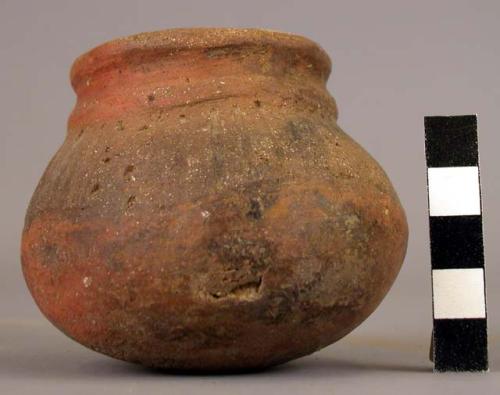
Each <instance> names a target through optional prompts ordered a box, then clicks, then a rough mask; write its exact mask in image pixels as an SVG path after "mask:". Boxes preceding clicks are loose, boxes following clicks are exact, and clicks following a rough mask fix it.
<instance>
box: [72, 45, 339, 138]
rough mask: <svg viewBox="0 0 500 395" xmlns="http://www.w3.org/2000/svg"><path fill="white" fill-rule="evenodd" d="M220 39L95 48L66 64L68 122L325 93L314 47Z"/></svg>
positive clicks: (324, 70)
mask: <svg viewBox="0 0 500 395" xmlns="http://www.w3.org/2000/svg"><path fill="white" fill-rule="evenodd" d="M304 40H305V39H304ZM307 43H309V42H308V41H307ZM223 44H226V45H217V46H213V45H212V46H210V45H208V46H203V45H197V46H194V47H186V45H181V44H180V46H179V48H176V47H172V46H171V45H170V46H166V47H161V46H158V45H156V46H152V47H149V46H147V45H146V46H144V45H142V46H139V47H130V45H129V46H127V47H125V48H124V44H123V43H122V42H121V41H116V42H110V43H108V44H104V45H103V46H101V47H98V48H96V49H94V50H93V51H91V52H89V53H87V54H85V55H83V56H82V57H81V58H79V59H77V61H76V62H75V64H74V66H73V69H72V75H71V81H72V85H73V88H74V90H75V92H76V94H77V103H76V105H75V108H74V110H73V112H72V114H71V117H70V120H69V125H70V127H76V128H78V127H79V126H80V125H81V124H83V123H85V124H88V123H89V122H90V123H91V122H92V121H98V122H106V121H108V120H110V119H114V118H117V117H123V115H124V114H127V113H136V112H138V111H152V110H162V111H169V109H172V108H177V107H181V106H190V105H196V104H198V103H205V102H210V101H217V100H223V99H228V98H231V97H248V98H249V100H257V99H256V98H255V96H256V92H257V94H258V96H259V97H266V98H267V99H269V100H274V99H275V98H276V97H278V96H281V97H283V96H286V95H287V94H289V95H291V96H293V95H294V91H300V90H302V91H304V90H310V91H311V90H312V91H317V92H318V93H317V94H319V95H321V94H326V88H325V83H326V80H327V78H328V75H329V72H330V65H329V59H328V58H327V57H326V55H323V53H322V52H321V50H320V49H319V47H317V46H315V45H309V46H305V47H301V46H298V47H294V46H290V45H288V46H287V45H278V44H277V43H274V45H271V44H269V43H267V44H266V43H265V42H264V43H260V42H250V43H249V42H246V41H244V42H229V43H226V42H223ZM318 51H320V52H319V53H318ZM323 56H324V57H326V61H325V58H324V57H323ZM285 91H286V92H285ZM295 93H296V94H297V95H299V93H300V92H295Z"/></svg>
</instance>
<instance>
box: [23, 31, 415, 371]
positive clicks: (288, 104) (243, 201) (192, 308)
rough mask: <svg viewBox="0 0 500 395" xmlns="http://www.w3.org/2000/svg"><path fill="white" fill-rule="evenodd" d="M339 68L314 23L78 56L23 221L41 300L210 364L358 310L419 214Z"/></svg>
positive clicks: (186, 365)
mask: <svg viewBox="0 0 500 395" xmlns="http://www.w3.org/2000/svg"><path fill="white" fill-rule="evenodd" d="M329 73H330V61H329V59H328V56H327V55H326V54H325V53H324V52H323V51H322V50H321V49H320V48H319V47H318V46H317V45H316V44H314V43H313V42H311V41H309V40H307V39H304V38H302V37H297V36H293V35H288V34H283V33H276V32H268V31H261V30H233V29H180V30H167V31H163V32H157V33H146V34H140V35H136V36H132V37H128V38H124V39H118V40H115V41H112V42H109V43H106V44H104V45H102V46H100V47H98V48H96V49H94V50H92V51H90V52H88V53H87V54H84V55H83V56H82V57H80V58H79V59H77V60H76V62H75V64H74V66H73V69H72V72H71V81H72V84H73V87H74V89H75V91H76V93H77V96H78V101H77V103H76V106H75V109H74V111H73V113H72V114H71V117H70V119H69V126H68V134H67V137H66V140H65V142H64V144H63V145H62V147H61V148H60V149H59V151H58V152H57V154H56V155H55V157H54V158H53V160H52V161H51V162H50V164H49V166H48V168H47V170H46V171H45V174H44V175H43V178H42V179H41V181H40V183H39V185H38V187H37V189H36V191H35V194H34V196H33V199H32V201H31V204H30V207H29V210H28V213H27V216H26V224H25V229H24V234H23V240H22V261H23V269H24V275H25V277H26V281H27V283H28V286H29V288H30V290H31V292H32V294H33V297H34V298H35V300H36V302H37V303H38V305H39V307H40V309H41V310H42V311H43V313H44V314H45V315H46V316H47V317H48V318H49V319H50V320H51V321H52V322H53V323H54V324H55V325H56V326H57V327H58V328H60V329H61V330H62V331H63V332H64V333H66V334H67V335H68V336H70V337H72V338H73V339H75V340H77V341H78V342H80V343H81V344H83V345H85V346H87V347H90V348H92V349H94V350H96V351H99V352H102V353H105V354H108V355H110V356H113V357H115V358H119V359H124V360H128V361H134V362H140V363H143V364H145V365H151V366H158V367H164V368H178V369H203V370H220V369H243V368H257V367H265V366H269V365H274V364H278V363H281V362H285V361H287V360H290V359H293V358H297V357H300V356H303V355H306V354H309V353H311V352H314V351H315V350H318V349H320V348H322V347H324V346H326V345H328V344H330V343H332V342H334V341H336V340H338V339H339V338H341V337H342V336H344V335H345V334H347V333H348V332H350V331H351V330H352V329H353V328H354V327H356V326H357V325H358V324H359V323H361V322H362V321H363V320H364V319H365V318H366V317H367V316H368V315H369V314H370V313H371V312H372V311H373V310H374V309H375V308H376V306H377V305H378V304H379V303H380V301H381V300H382V298H383V297H384V295H385V294H386V292H387V291H388V289H389V287H390V286H391V284H392V282H393V281H394V279H395V277H396V275H397V273H398V270H399V268H400V265H401V263H402V261H403V258H404V254H405V250H406V242H407V224H406V219H405V215H404V212H403V210H402V208H401V206H400V203H399V201H398V198H397V196H396V194H395V192H394V190H393V188H392V186H391V184H390V182H389V180H388V179H387V177H386V175H385V174H384V172H383V170H382V169H381V168H380V167H379V165H378V164H377V163H376V162H375V161H374V160H373V159H372V158H371V157H370V156H369V155H368V154H367V153H366V152H365V151H364V150H363V149H362V148H361V147H360V146H359V145H358V144H356V143H355V142H354V141H353V140H352V139H351V138H350V137H349V136H347V135H346V134H345V133H344V132H342V130H341V129H340V128H339V127H338V126H337V123H336V119H337V110H336V105H335V102H334V100H333V98H332V97H331V96H330V95H329V94H328V92H327V91H326V88H325V82H326V80H327V78H328V75H329Z"/></svg>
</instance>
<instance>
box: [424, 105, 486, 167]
mask: <svg viewBox="0 0 500 395" xmlns="http://www.w3.org/2000/svg"><path fill="white" fill-rule="evenodd" d="M425 147H426V157H427V167H452V166H477V165H478V162H479V161H478V146H477V118H476V116H475V115H459V116H449V117H447V116H431V117H425Z"/></svg>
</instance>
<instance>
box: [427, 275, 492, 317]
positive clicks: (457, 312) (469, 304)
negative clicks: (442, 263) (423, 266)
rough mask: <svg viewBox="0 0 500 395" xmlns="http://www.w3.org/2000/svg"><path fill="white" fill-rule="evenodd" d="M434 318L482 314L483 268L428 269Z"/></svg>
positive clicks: (483, 308)
mask: <svg viewBox="0 0 500 395" xmlns="http://www.w3.org/2000/svg"><path fill="white" fill-rule="evenodd" d="M432 293H433V299H434V318H435V319H454V318H455V319H456V318H486V302H485V294H484V273H483V269H480V268H477V269H476V268H474V269H435V270H433V271H432Z"/></svg>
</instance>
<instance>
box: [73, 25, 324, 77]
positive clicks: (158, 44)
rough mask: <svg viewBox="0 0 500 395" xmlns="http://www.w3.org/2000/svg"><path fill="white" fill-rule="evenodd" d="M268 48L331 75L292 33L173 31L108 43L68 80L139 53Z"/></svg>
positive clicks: (315, 50) (311, 47) (309, 45)
mask: <svg viewBox="0 0 500 395" xmlns="http://www.w3.org/2000/svg"><path fill="white" fill-rule="evenodd" d="M252 45H253V46H270V47H275V48H284V49H289V50H294V51H297V52H299V53H302V54H304V56H307V57H308V58H310V60H311V62H313V63H314V65H315V68H316V69H318V70H319V71H320V72H321V74H322V75H324V76H325V78H328V76H329V74H330V71H331V60H330V57H329V56H328V54H327V53H326V52H325V51H324V50H323V48H321V47H320V46H319V45H318V44H317V43H315V42H314V41H312V40H310V39H308V38H306V37H303V36H300V35H296V34H291V33H284V32H280V31H275V30H268V29H258V28H204V27H198V28H175V29H166V30H159V31H153V32H146V33H139V34H134V35H130V36H125V37H120V38H116V39H114V40H110V41H107V42H105V43H103V44H101V45H99V46H97V47H95V48H93V49H91V50H89V51H87V52H85V53H84V54H82V55H80V56H79V57H78V58H76V60H75V61H74V62H73V65H72V67H71V73H70V79H71V82H72V85H73V86H75V84H76V81H77V80H79V79H81V78H82V77H83V76H87V77H88V76H91V75H92V74H94V73H95V72H96V71H98V70H99V69H101V68H104V67H106V66H109V65H114V64H117V63H119V61H120V60H121V61H123V59H126V58H129V57H131V56H132V57H133V56H137V55H139V56H141V53H144V54H146V53H151V52H158V53H162V52H176V51H186V50H197V49H198V50H200V49H205V50H207V49H213V48H221V47H222V48H224V47H245V46H252Z"/></svg>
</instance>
